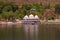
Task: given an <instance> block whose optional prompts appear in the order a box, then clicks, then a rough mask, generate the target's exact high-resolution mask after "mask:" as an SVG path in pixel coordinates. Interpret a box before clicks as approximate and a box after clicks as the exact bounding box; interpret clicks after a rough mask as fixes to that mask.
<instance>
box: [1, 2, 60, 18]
mask: <svg viewBox="0 0 60 40" xmlns="http://www.w3.org/2000/svg"><path fill="white" fill-rule="evenodd" d="M51 8H55V13H56V14H60V4H56V5H55V6H53V5H50V4H45V5H43V4H42V3H40V4H38V3H36V4H27V3H26V4H22V5H21V6H18V5H17V4H16V3H14V2H0V19H2V18H5V19H9V18H15V19H19V18H21V19H22V18H23V17H24V16H25V15H29V14H33V15H38V16H39V17H40V18H42V17H43V15H44V11H45V9H51Z"/></svg>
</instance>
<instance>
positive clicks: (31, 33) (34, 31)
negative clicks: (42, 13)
mask: <svg viewBox="0 0 60 40" xmlns="http://www.w3.org/2000/svg"><path fill="white" fill-rule="evenodd" d="M38 27H39V25H38V24H24V25H23V28H24V30H25V35H26V40H38Z"/></svg>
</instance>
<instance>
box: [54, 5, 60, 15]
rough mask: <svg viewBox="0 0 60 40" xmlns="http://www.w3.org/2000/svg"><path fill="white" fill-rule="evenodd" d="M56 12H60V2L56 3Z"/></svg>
mask: <svg viewBox="0 0 60 40" xmlns="http://www.w3.org/2000/svg"><path fill="white" fill-rule="evenodd" d="M55 12H56V13H57V14H60V4H56V5H55Z"/></svg>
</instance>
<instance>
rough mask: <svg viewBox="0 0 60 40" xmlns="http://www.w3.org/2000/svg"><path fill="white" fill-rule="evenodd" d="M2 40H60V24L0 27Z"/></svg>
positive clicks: (0, 38) (0, 39)
mask: <svg viewBox="0 0 60 40" xmlns="http://www.w3.org/2000/svg"><path fill="white" fill-rule="evenodd" d="M0 40H60V24H40V25H38V24H35V25H34V24H32V25H30V24H28V25H0Z"/></svg>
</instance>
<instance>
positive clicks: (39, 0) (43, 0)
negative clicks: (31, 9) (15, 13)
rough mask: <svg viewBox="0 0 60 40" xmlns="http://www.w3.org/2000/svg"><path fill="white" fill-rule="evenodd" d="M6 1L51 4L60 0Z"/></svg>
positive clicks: (8, 0)
mask: <svg viewBox="0 0 60 40" xmlns="http://www.w3.org/2000/svg"><path fill="white" fill-rule="evenodd" d="M0 1H1V0H0ZM3 1H5V2H16V3H17V4H18V5H20V4H23V3H43V4H47V3H51V4H56V3H59V2H60V0H3Z"/></svg>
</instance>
